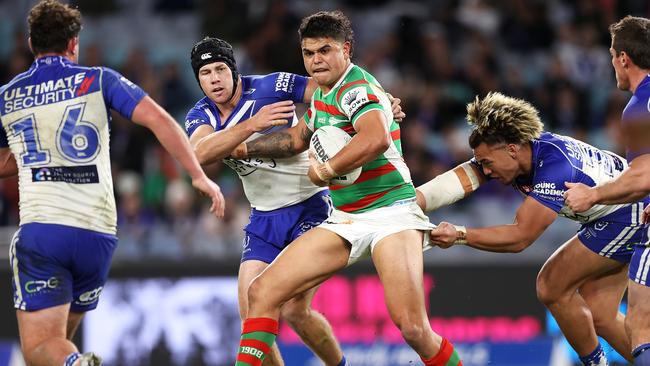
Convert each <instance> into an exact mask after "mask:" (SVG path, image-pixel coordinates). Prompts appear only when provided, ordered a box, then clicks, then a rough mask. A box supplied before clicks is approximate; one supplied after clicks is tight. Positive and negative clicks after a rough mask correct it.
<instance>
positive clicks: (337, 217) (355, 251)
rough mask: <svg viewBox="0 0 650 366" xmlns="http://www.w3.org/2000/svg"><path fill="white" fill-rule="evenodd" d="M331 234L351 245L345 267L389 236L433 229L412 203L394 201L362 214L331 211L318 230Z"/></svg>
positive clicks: (426, 240) (424, 244)
mask: <svg viewBox="0 0 650 366" xmlns="http://www.w3.org/2000/svg"><path fill="white" fill-rule="evenodd" d="M318 227H319V228H322V229H326V230H329V231H332V232H334V233H336V234H338V235H339V236H341V237H342V238H344V239H345V240H347V241H348V242H350V244H351V245H352V248H351V251H350V258H349V259H348V265H350V264H352V263H355V262H357V261H358V260H360V259H363V258H366V257H369V256H370V254H371V253H372V251H373V250H374V248H375V245H377V243H378V242H379V241H380V240H382V239H384V238H386V237H387V236H389V235H392V234H395V233H398V232H400V231H404V230H423V231H427V232H428V231H429V230H431V229H433V228H435V227H436V226H435V225H434V224H432V223H431V222H429V218H428V217H427V216H426V215H425V214H424V213H423V212H422V210H421V209H420V207H419V206H418V205H417V204H416V203H415V199H408V200H402V201H397V202H395V203H393V204H392V205H390V206H387V207H382V208H378V209H376V210H372V211H368V212H363V213H358V214H354V213H347V212H343V211H339V210H334V212H333V213H332V215H330V217H329V218H328V219H327V220H325V222H324V223H322V224H320V225H319V226H318ZM422 248H423V250H426V249H429V248H430V246H429V235H428V233H426V235H424V239H423V242H422Z"/></svg>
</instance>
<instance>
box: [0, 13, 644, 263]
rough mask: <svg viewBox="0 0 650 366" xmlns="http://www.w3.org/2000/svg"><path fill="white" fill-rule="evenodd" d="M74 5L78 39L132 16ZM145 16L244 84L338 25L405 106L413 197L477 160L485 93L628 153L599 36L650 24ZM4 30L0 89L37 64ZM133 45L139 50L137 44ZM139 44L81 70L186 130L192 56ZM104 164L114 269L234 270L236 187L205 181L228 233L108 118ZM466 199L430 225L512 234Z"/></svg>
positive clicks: (507, 16)
mask: <svg viewBox="0 0 650 366" xmlns="http://www.w3.org/2000/svg"><path fill="white" fill-rule="evenodd" d="M10 1H11V0H10ZM1 3H2V1H0V4H1ZM73 3H77V4H78V5H79V7H80V9H81V10H82V12H83V13H84V15H85V18H84V20H85V22H86V26H88V25H92V24H93V23H94V22H97V23H99V22H102V21H103V22H104V23H107V22H108V20H113V21H114V19H118V18H120V17H128V16H129V14H128V12H129V11H128V8H126V5H125V4H127V3H128V2H126V1H120V0H112V1H104V2H101V4H102V5H101V6H99V5H97V4H99V3H97V2H92V1H89V0H85V1H84V0H79V1H73ZM138 3H140V2H138ZM140 4H146V5H139V7H140V10H139V11H143V12H145V13H146V14H148V15H147V16H148V17H149V19H151V21H152V22H154V21H155V20H156V19H160V18H162V19H163V20H164V19H170V18H186V19H191V20H190V22H194V23H196V26H195V27H194V29H195V31H194V32H195V34H192V37H193V39H195V40H199V39H200V38H202V37H203V36H204V35H211V36H217V37H221V38H224V39H226V40H228V41H230V42H231V43H232V44H233V45H234V47H235V50H236V57H237V62H238V67H239V70H240V71H241V72H242V73H243V74H262V73H268V72H273V71H290V72H295V73H300V74H304V68H303V66H302V59H301V56H300V49H299V44H298V39H297V28H298V25H299V22H300V19H301V18H302V17H303V16H304V15H307V14H309V13H311V12H314V11H317V10H320V9H328V10H329V9H341V10H343V11H344V12H345V13H346V14H348V16H349V17H350V18H351V20H352V24H353V28H354V30H355V39H356V42H355V45H354V54H353V62H355V63H357V64H359V65H361V66H363V67H365V68H366V69H367V70H368V71H370V72H371V73H373V74H374V75H375V76H376V77H377V79H378V80H379V81H380V82H381V83H382V85H383V87H384V88H385V89H386V90H388V91H389V92H390V93H391V94H393V95H395V96H397V97H399V98H401V99H402V103H403V104H402V107H403V109H404V110H405V112H406V113H407V118H406V120H405V121H404V122H403V124H402V126H401V127H402V147H403V150H404V155H405V159H406V162H407V164H408V165H409V167H410V169H411V173H412V177H413V180H414V182H415V184H416V185H418V184H421V183H423V182H426V181H427V180H429V179H431V178H433V177H435V176H436V175H437V174H439V173H441V172H443V171H445V170H447V169H449V168H451V167H453V166H455V165H456V164H458V163H460V162H463V161H465V160H467V159H468V158H469V157H471V150H470V149H469V148H468V146H467V137H468V135H469V129H468V126H467V124H466V122H465V119H464V117H465V105H466V104H467V103H468V102H470V101H471V100H472V99H473V98H474V97H475V96H477V95H485V94H486V93H487V92H489V91H501V92H503V93H505V94H509V95H512V96H516V97H521V98H525V99H527V100H529V101H531V102H532V103H533V104H534V105H535V106H536V107H537V108H538V109H539V111H540V113H541V116H542V119H543V121H544V123H545V125H546V129H547V130H550V131H552V132H557V133H562V134H567V135H571V136H574V137H576V138H579V139H582V140H584V141H587V142H589V143H592V144H594V145H596V146H598V147H600V148H604V149H609V150H612V151H614V152H618V153H623V152H622V151H621V148H622V143H621V137H620V134H619V131H618V128H617V127H618V124H619V118H620V114H621V112H622V110H623V107H624V106H625V103H626V102H627V99H628V96H627V95H626V94H625V93H622V92H619V91H617V90H616V86H615V80H614V74H613V69H612V67H611V64H610V60H611V57H610V55H609V51H608V48H609V42H610V39H609V32H608V30H607V28H608V26H609V24H611V23H613V22H615V21H616V20H618V19H620V18H621V17H623V16H625V15H627V14H633V15H638V16H646V17H647V16H650V4H649V3H648V2H647V1H644V0H627V1H617V0H576V1H568V0H565V1H563V0H550V1H542V0H503V1H496V0H493V1H487V0H455V1H454V0H439V1H390V0H372V1H370V0H353V1H306V0H258V1H244V0H232V1H199V0H196V1H192V0H184V1H171V0H151V1H146V2H144V3H140ZM142 7H147V8H146V9H144V10H142ZM107 19H108V20H107ZM143 21H144V22H146V19H145V20H143ZM14 24H15V26H14V27H13V29H11V30H9V31H5V32H4V33H1V32H0V34H4V36H3V38H4V39H2V40H0V43H3V44H4V45H5V46H3V47H5V48H7V47H8V51H7V52H6V56H5V57H2V58H1V59H0V84H4V83H6V82H8V81H9V80H10V79H11V78H12V77H13V76H15V75H16V74H18V73H20V72H22V71H24V70H26V69H27V68H28V67H29V65H30V64H31V62H32V59H33V57H32V55H31V54H30V52H29V49H28V47H27V42H26V35H25V33H24V29H25V28H24V24H23V23H20V22H14ZM116 28H117V27H116ZM115 30H116V31H119V30H118V29H115ZM170 33H173V32H170ZM124 34H129V33H127V32H124ZM130 34H131V37H134V38H137V37H138V34H137V32H131V33H130ZM170 37H171V40H168V42H169V44H171V43H173V42H174V39H175V38H174V36H173V34H170ZM187 37H188V36H187V35H185V38H187ZM185 38H183V39H185ZM139 41H140V42H139V43H138V44H147V47H132V48H131V49H129V50H128V51H127V52H126V53H125V55H124V56H123V57H121V58H116V57H112V55H111V54H110V53H111V50H112V48H111V47H110V45H106V44H102V42H101V37H95V39H92V40H91V41H90V42H86V41H85V39H84V36H83V33H82V37H81V58H80V63H81V64H83V65H88V66H95V65H105V66H109V67H112V68H114V69H116V70H118V71H119V72H121V73H122V74H124V75H125V76H126V77H127V78H129V79H130V80H132V81H133V82H135V83H137V84H139V85H140V86H142V87H143V89H144V90H145V91H147V92H148V93H149V95H150V96H151V97H152V98H154V99H155V100H157V101H158V102H159V103H161V104H162V105H163V106H164V107H165V108H167V109H168V110H169V111H170V113H171V114H172V115H174V116H175V117H176V118H177V119H178V121H179V122H182V121H183V119H184V115H185V113H186V112H187V110H188V109H189V108H190V107H191V106H192V105H193V104H194V102H195V101H196V100H198V99H199V98H200V97H201V96H202V94H201V92H200V89H199V88H198V85H197V83H196V80H195V79H194V77H193V76H192V73H191V69H190V66H189V49H190V48H191V44H183V45H181V46H180V47H179V49H181V50H187V54H183V53H182V52H180V53H179V54H178V56H177V57H171V58H170V57H167V58H162V57H159V56H160V54H161V53H162V52H165V49H166V47H168V45H169V44H167V45H166V44H155V43H147V42H142V40H139ZM131 44H134V42H131ZM0 51H1V47H0ZM161 60H163V61H161ZM111 150H112V151H111V154H112V158H113V168H114V171H113V174H114V176H113V177H114V183H115V191H116V197H117V199H118V211H119V222H118V227H119V234H118V235H119V237H120V249H119V250H118V253H117V254H116V255H117V257H118V259H122V260H126V261H129V260H131V261H137V260H140V259H142V258H145V257H164V258H170V259H178V258H187V257H193V256H194V257H209V258H229V257H237V256H239V254H240V251H241V240H242V237H243V231H242V228H243V226H244V225H245V224H246V222H247V219H248V214H249V206H248V203H247V202H246V200H245V198H244V197H243V193H242V189H241V184H240V183H239V180H238V179H237V177H236V175H235V174H234V173H232V172H231V171H230V170H229V169H227V168H224V166H223V165H222V164H220V163H218V164H214V165H212V166H208V167H206V170H207V171H208V172H209V176H211V177H212V178H214V179H215V180H216V181H217V182H218V183H219V184H220V185H221V187H222V189H223V191H224V194H225V196H226V197H227V205H228V206H227V210H226V217H225V218H224V219H223V220H216V219H214V218H213V217H212V216H210V214H209V212H208V210H207V202H206V200H204V199H202V198H201V197H198V196H197V195H196V194H195V192H194V191H193V189H192V187H191V185H190V183H189V182H188V180H187V177H185V176H184V174H183V173H182V171H181V170H180V169H179V166H178V165H177V164H176V163H175V162H174V161H173V159H172V158H171V157H170V156H169V155H168V154H166V153H165V152H164V150H162V148H161V147H160V146H159V145H158V144H157V143H156V141H155V138H154V137H153V135H151V134H150V133H149V132H148V131H146V130H144V129H143V128H140V127H138V126H136V125H134V124H132V123H130V122H128V121H126V120H124V119H123V118H121V117H119V116H118V115H114V116H113V123H112V129H111ZM0 185H1V191H0V225H4V226H12V225H16V224H17V222H18V215H17V209H18V207H17V201H18V197H17V182H16V180H15V179H8V180H4V181H2V182H0ZM475 196H476V197H472V198H471V199H469V200H467V202H461V203H459V204H456V205H454V207H453V208H449V209H445V210H442V211H439V212H436V213H433V214H432V215H431V216H432V219H433V220H434V221H438V220H441V219H447V220H450V221H451V220H452V219H453V220H455V223H458V224H466V225H470V226H472V225H487V224H495V223H506V222H510V221H511V220H512V216H513V212H514V211H513V210H514V208H515V207H516V206H517V205H518V203H519V200H520V198H519V197H518V194H517V193H516V192H515V191H514V190H512V189H510V188H509V187H501V186H499V185H497V184H490V185H489V187H488V188H487V189H483V190H482V192H479V193H477V194H476V195H475ZM450 217H451V218H452V219H450ZM567 230H570V231H572V230H574V227H573V226H571V224H560V226H559V227H558V229H557V230H556V234H555V235H551V237H550V238H547V239H544V240H542V241H543V243H540V244H538V245H539V246H546V247H548V248H549V250H548V251H551V250H552V249H553V248H555V247H556V246H557V245H559V244H560V243H561V241H559V242H558V240H562V241H563V240H564V239H566V238H568V237H570V235H571V234H572V232H567Z"/></svg>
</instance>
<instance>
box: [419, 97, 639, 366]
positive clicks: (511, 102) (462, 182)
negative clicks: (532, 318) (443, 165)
mask: <svg viewBox="0 0 650 366" xmlns="http://www.w3.org/2000/svg"><path fill="white" fill-rule="evenodd" d="M467 112H468V113H467V118H468V121H469V122H470V124H473V125H474V129H473V132H472V134H471V136H470V138H469V144H470V147H471V148H473V149H474V156H475V158H474V161H473V162H471V163H465V164H463V165H462V166H461V168H456V169H454V170H452V171H450V172H447V173H444V174H442V175H441V176H439V177H438V178H436V179H434V180H433V181H431V182H429V183H426V184H424V185H423V186H421V187H418V191H419V193H418V200H419V203H420V205H421V206H423V207H426V209H427V210H431V209H434V208H435V207H436V206H438V205H439V203H440V202H439V201H440V200H441V198H440V196H441V195H448V197H447V198H446V200H447V203H448V202H451V201H454V200H456V199H460V198H462V197H464V196H465V195H466V194H468V193H470V192H472V191H473V190H475V189H476V188H478V186H479V185H480V184H481V183H482V182H484V181H485V180H486V178H491V179H497V180H498V181H499V182H501V183H503V184H508V185H510V184H512V185H513V186H514V187H515V188H516V189H518V190H519V191H520V192H521V193H522V194H524V195H525V197H526V198H525V200H524V202H523V203H522V204H521V206H520V207H519V209H518V210H517V213H516V216H515V220H514V223H513V224H510V225H499V226H492V227H486V228H464V227H454V226H453V225H451V224H448V223H441V224H440V226H438V227H437V228H436V229H434V230H432V231H431V238H432V240H433V242H434V243H436V244H438V245H440V246H442V247H448V246H450V245H453V244H466V245H469V246H471V247H474V248H477V249H481V250H486V251H491V252H520V251H522V250H524V249H525V248H527V247H528V246H530V245H531V244H532V243H533V242H534V241H535V240H537V238H538V237H539V236H540V235H542V233H543V232H544V231H545V230H546V228H547V227H548V226H549V225H550V224H551V223H553V221H555V219H556V218H557V217H558V215H559V216H564V217H566V218H569V219H571V220H574V221H577V222H579V223H581V224H582V226H581V227H580V229H579V231H578V233H577V235H575V236H574V237H573V238H571V239H570V240H569V241H567V242H566V243H565V244H563V245H562V246H561V247H560V248H559V249H557V250H556V251H555V253H554V254H553V255H552V256H551V257H550V258H549V259H548V260H547V261H546V263H545V264H544V266H543V267H542V270H541V271H540V273H539V276H538V278H537V296H538V298H539V299H540V301H541V302H542V303H544V305H546V307H547V308H548V309H549V310H550V311H551V313H552V314H553V316H554V317H555V319H556V320H557V322H558V324H559V325H560V328H561V329H562V331H563V333H564V335H565V336H566V338H567V339H568V341H569V343H570V344H571V345H572V346H573V348H574V349H575V350H576V351H577V353H578V354H579V355H580V358H581V361H582V362H583V364H584V365H589V366H602V365H607V362H608V361H607V358H606V356H605V354H604V352H603V349H602V347H601V345H600V343H599V342H598V338H597V336H596V334H598V335H600V336H602V337H603V338H605V339H606V340H607V341H608V342H609V343H610V344H611V345H612V346H613V347H614V348H615V349H616V350H617V351H618V352H619V353H621V354H622V355H623V356H624V357H626V358H627V359H628V360H631V358H632V357H631V353H630V341H629V339H628V338H627V336H626V334H625V327H624V317H623V315H622V314H619V313H618V307H619V304H620V302H621V299H622V297H623V294H624V292H625V288H626V285H627V280H626V273H627V264H628V263H629V262H630V259H631V257H632V253H633V245H634V244H639V243H642V242H643V241H644V240H645V237H646V229H647V228H646V226H645V225H644V224H643V223H642V222H641V213H642V211H643V205H644V204H646V203H647V202H649V201H650V200H648V199H645V200H642V201H638V202H634V203H632V204H623V205H614V206H607V205H596V206H594V207H593V208H592V209H590V210H588V211H586V212H584V213H580V214H577V213H574V212H573V211H571V209H569V207H568V206H567V205H566V202H565V201H564V198H563V194H564V182H582V183H585V184H588V185H590V186H594V185H596V184H600V183H603V182H606V181H609V180H612V179H614V178H616V177H617V176H620V175H621V173H622V172H623V170H624V169H625V168H626V167H627V162H626V161H625V159H623V158H621V157H619V156H617V155H616V154H614V153H611V152H608V151H605V150H599V149H597V148H595V147H593V146H591V145H588V144H586V143H584V142H582V141H578V140H575V139H573V138H571V137H567V136H561V135H555V134H552V133H549V132H544V131H543V127H544V125H543V124H542V122H541V120H540V119H539V116H538V112H537V110H536V109H535V108H534V107H533V106H532V105H530V103H528V102H526V101H523V100H520V99H515V98H511V97H507V96H504V95H502V94H500V93H490V94H488V95H487V96H486V97H484V98H482V99H479V98H477V99H476V100H475V101H474V102H472V103H470V104H468V106H467ZM481 171H482V172H481ZM443 192H444V193H443ZM450 193H451V194H450ZM452 197H453V198H452Z"/></svg>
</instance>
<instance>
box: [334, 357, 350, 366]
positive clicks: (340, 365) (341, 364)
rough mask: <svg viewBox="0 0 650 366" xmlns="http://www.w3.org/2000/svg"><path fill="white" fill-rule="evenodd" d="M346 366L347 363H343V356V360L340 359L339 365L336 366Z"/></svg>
mask: <svg viewBox="0 0 650 366" xmlns="http://www.w3.org/2000/svg"><path fill="white" fill-rule="evenodd" d="M347 364H348V363H347V362H346V361H345V356H343V358H342V359H341V362H339V364H338V365H336V366H347Z"/></svg>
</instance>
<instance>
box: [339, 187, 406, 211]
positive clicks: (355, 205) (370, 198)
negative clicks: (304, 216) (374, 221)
mask: <svg viewBox="0 0 650 366" xmlns="http://www.w3.org/2000/svg"><path fill="white" fill-rule="evenodd" d="M399 187H400V186H395V187H393V188H391V189H387V190H385V191H383V192H377V193H373V194H369V195H367V196H365V197H363V198H362V199H360V200H358V201H357V202H352V203H348V204H347V205H343V206H340V207H337V209H339V210H341V211H345V212H354V211H356V210H360V209H362V208H364V207H366V206H368V205H370V204H371V203H373V202H374V201H376V200H378V199H380V198H381V197H383V196H385V195H386V194H388V193H389V192H390V191H392V190H394V189H397V188H399ZM330 189H331V188H330Z"/></svg>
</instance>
